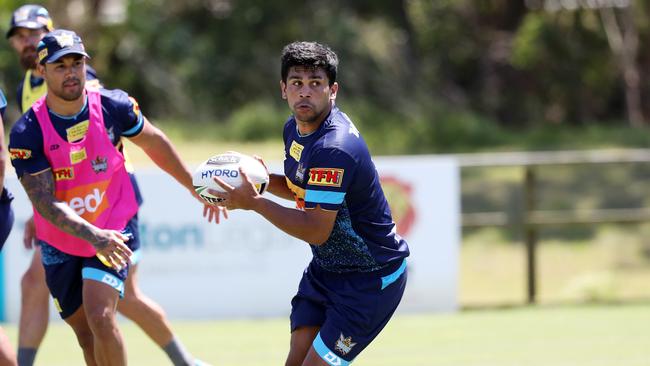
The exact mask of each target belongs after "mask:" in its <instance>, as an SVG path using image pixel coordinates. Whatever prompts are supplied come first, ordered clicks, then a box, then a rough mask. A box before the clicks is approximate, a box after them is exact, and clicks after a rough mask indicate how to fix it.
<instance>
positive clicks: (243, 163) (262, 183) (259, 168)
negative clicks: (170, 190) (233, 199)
mask: <svg viewBox="0 0 650 366" xmlns="http://www.w3.org/2000/svg"><path fill="white" fill-rule="evenodd" d="M240 167H241V168H242V169H243V170H244V172H245V173H246V175H248V178H249V179H250V180H251V181H252V182H253V184H254V185H255V188H257V191H258V192H259V193H260V194H262V193H264V191H265V190H266V187H267V186H268V184H269V175H268V173H267V172H266V168H265V167H264V165H262V163H260V162H259V161H257V160H256V159H255V158H253V157H252V156H248V155H244V154H241V153H238V152H227V153H225V154H219V155H215V156H213V157H211V158H210V159H208V160H206V161H205V162H204V163H203V164H201V165H199V167H198V168H196V170H195V171H194V174H193V175H192V184H193V185H194V190H195V191H196V193H198V194H199V196H201V198H202V199H204V200H205V201H206V202H209V203H216V202H219V201H221V200H222V199H220V198H218V197H215V196H213V195H211V194H210V193H208V189H212V190H215V191H217V192H223V191H224V190H223V188H221V186H220V185H218V184H217V183H216V182H215V181H214V177H219V178H221V180H223V181H224V182H226V183H228V184H229V185H231V186H233V187H239V186H240V185H241V183H242V178H241V174H240V173H239V168H240Z"/></svg>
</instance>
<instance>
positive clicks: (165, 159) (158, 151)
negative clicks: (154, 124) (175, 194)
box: [144, 137, 193, 191]
mask: <svg viewBox="0 0 650 366" xmlns="http://www.w3.org/2000/svg"><path fill="white" fill-rule="evenodd" d="M144 151H145V153H146V154H147V155H148V156H149V158H150V159H151V161H153V162H154V163H155V164H156V165H158V166H159V167H160V169H162V170H164V171H165V172H166V173H167V174H169V175H171V176H172V177H174V179H176V180H177V181H178V182H179V183H180V184H181V185H183V187H185V188H187V189H188V190H190V191H191V190H192V189H193V188H192V175H191V173H190V170H189V168H188V167H187V166H186V165H185V164H184V163H183V162H182V161H181V158H180V156H179V154H178V152H177V151H176V149H174V147H173V145H172V144H171V143H170V142H169V140H168V139H167V138H166V137H165V138H164V140H163V139H161V140H160V142H159V143H157V144H153V145H151V146H149V147H147V148H145V149H144Z"/></svg>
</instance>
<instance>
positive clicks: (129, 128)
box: [119, 96, 144, 137]
mask: <svg viewBox="0 0 650 366" xmlns="http://www.w3.org/2000/svg"><path fill="white" fill-rule="evenodd" d="M124 102H125V103H124V105H122V106H120V111H121V113H120V114H122V116H121V117H122V118H119V121H121V122H122V126H121V127H122V136H124V137H133V136H136V135H138V134H139V133H140V132H141V131H142V128H143V127H144V116H143V115H142V111H141V110H140V106H139V105H138V102H137V101H136V100H135V99H134V98H133V97H130V96H129V97H128V99H127V100H125V101H124Z"/></svg>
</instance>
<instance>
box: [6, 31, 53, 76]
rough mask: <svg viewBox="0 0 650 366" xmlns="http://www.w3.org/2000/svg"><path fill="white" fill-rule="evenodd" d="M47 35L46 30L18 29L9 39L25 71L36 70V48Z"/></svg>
mask: <svg viewBox="0 0 650 366" xmlns="http://www.w3.org/2000/svg"><path fill="white" fill-rule="evenodd" d="M46 33H47V31H46V30H45V29H44V28H41V29H28V28H16V30H14V33H13V35H12V36H11V37H10V38H9V43H10V44H11V47H13V49H14V50H15V51H16V53H17V54H18V57H20V65H21V66H22V67H23V68H24V69H25V70H29V69H35V68H36V58H37V54H36V46H38V42H40V41H41V39H42V38H43V36H45V34H46Z"/></svg>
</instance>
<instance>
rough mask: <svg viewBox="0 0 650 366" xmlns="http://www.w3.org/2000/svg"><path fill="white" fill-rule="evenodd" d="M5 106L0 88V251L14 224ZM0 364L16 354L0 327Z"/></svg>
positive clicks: (10, 365)
mask: <svg viewBox="0 0 650 366" xmlns="http://www.w3.org/2000/svg"><path fill="white" fill-rule="evenodd" d="M6 107H7V98H5V95H4V92H3V91H2V90H0V191H2V195H1V196H0V252H1V251H2V247H3V246H4V244H5V242H6V241H7V237H9V233H10V232H11V227H12V226H13V224H14V213H13V210H12V209H11V201H12V200H13V196H12V195H11V193H9V191H7V188H6V187H5V186H4V182H5V169H6V166H7V149H6V148H5V130H4V122H3V121H4V112H5V108H6ZM0 365H3V366H15V365H17V364H16V354H15V353H14V351H13V348H12V347H11V344H10V343H9V339H8V338H7V335H6V334H5V333H4V330H2V327H0Z"/></svg>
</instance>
